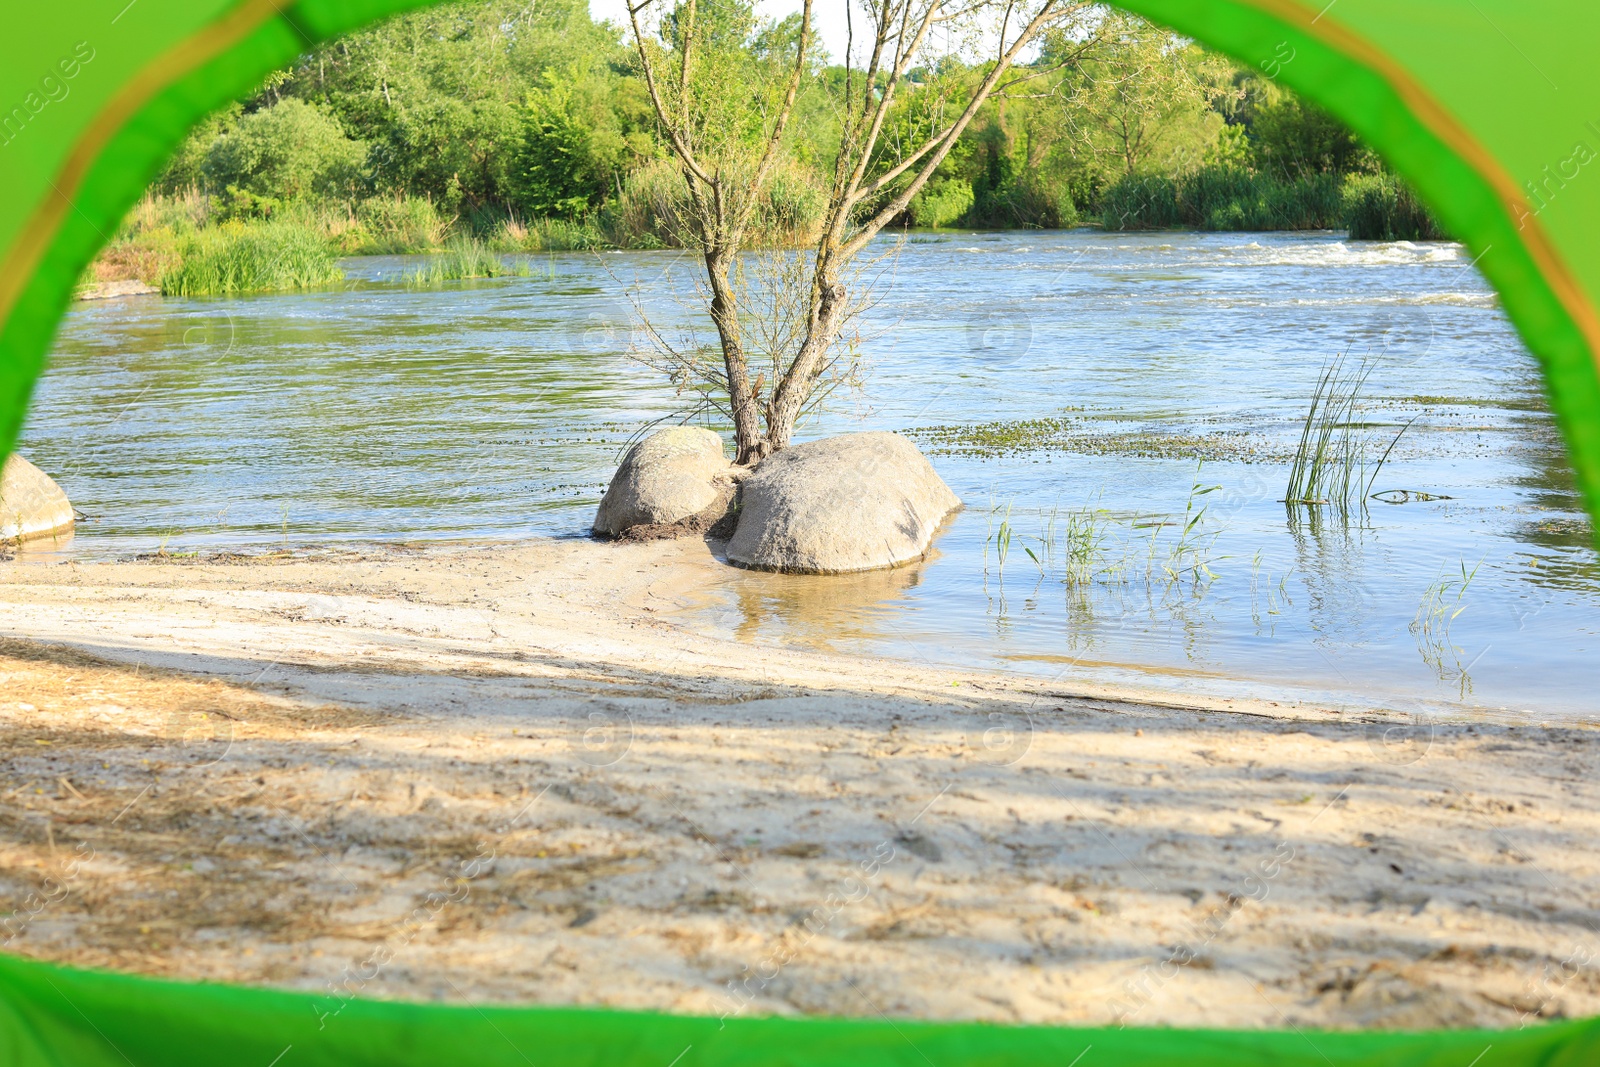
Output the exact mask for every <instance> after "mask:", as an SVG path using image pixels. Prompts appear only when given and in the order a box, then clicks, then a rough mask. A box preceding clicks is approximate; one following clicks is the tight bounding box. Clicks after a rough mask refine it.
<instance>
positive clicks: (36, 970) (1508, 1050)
mask: <svg viewBox="0 0 1600 1067" xmlns="http://www.w3.org/2000/svg"><path fill="white" fill-rule="evenodd" d="M1597 1055H1600V1020H1588V1021H1585V1022H1578V1023H1563V1024H1557V1025H1551V1026H1536V1027H1529V1028H1527V1029H1524V1030H1516V1031H1509V1032H1497V1031H1484V1030H1459V1031H1453V1032H1446V1033H1438V1034H1398V1033H1349V1032H1341V1033H1324V1032H1307V1031H1301V1030H1294V1029H1288V1030H1284V1031H1279V1032H1261V1033H1253V1032H1236V1033H1229V1032H1226V1031H1203V1030H1202V1031H1195V1030H1139V1029H1133V1028H1128V1029H1124V1030H1112V1029H1106V1030H1068V1029H1058V1028H1051V1027H1032V1026H1030V1027H1021V1026H1017V1027H1006V1026H990V1025H983V1024H973V1023H913V1022H906V1021H903V1020H902V1021H896V1022H890V1021H889V1020H886V1019H875V1020H870V1021H855V1020H842V1019H774V1018H737V1019H728V1020H726V1021H723V1020H719V1019H715V1018H703V1017H702V1018H697V1017H693V1016H673V1015H646V1014H638V1013H631V1012H613V1011H599V1010H583V1009H574V1008H520V1009H518V1008H473V1007H441V1006H431V1007H419V1006H416V1005H407V1004H393V1003H384V1002H381V1001H360V1000H350V1001H348V1002H345V1003H343V1004H341V1002H340V1001H339V1000H338V999H336V998H333V997H329V996H323V997H318V996H316V995H314V994H309V993H285V992H274V991H266V990H255V989H238V988H232V987H228V986H220V985H212V986H205V985H182V984H178V983H169V982H160V981H153V980H150V979H141V978H129V977H125V976H122V975H106V974H93V973H88V972H82V971H67V970H63V969H60V968H54V967H46V966H44V965H42V964H37V963H25V962H22V961H19V960H5V959H3V958H0V1063H4V1064H6V1065H7V1067H102V1065H103V1067H129V1065H134V1067H154V1065H157V1064H161V1065H169V1064H170V1065H180V1064H181V1065H184V1067H189V1065H194V1067H199V1065H202V1064H204V1065H207V1067H213V1065H214V1067H401V1065H408V1064H418V1065H423V1064H425V1065H427V1067H451V1065H454V1064H472V1065H474V1067H528V1065H530V1064H532V1065H535V1067H546V1065H550V1067H556V1065H559V1067H584V1065H589V1064H593V1065H596V1067H599V1065H605V1067H633V1065H637V1067H735V1065H738V1067H750V1065H752V1064H770V1065H782V1067H853V1065H856V1064H871V1065H873V1067H930V1065H932V1067H1000V1065H1002V1064H1004V1065H1012V1064H1015V1065H1021V1064H1028V1065H1030V1067H1034V1065H1037V1067H1047V1065H1048V1067H1075V1065H1076V1067H1095V1065H1096V1064H1100V1065H1115V1067H1157V1065H1169V1064H1182V1065H1183V1067H1268V1065H1272V1067H1298V1065H1305V1067H1312V1065H1317V1067H1328V1065H1330V1064H1331V1065H1335V1067H1380V1065H1382V1067H1509V1065H1512V1064H1516V1065H1519V1067H1520V1065H1530V1064H1543V1065H1545V1067H1580V1065H1584V1067H1589V1065H1592V1064H1594V1063H1595V1062H1597Z"/></svg>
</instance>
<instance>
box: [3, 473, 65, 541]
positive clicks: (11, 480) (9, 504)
mask: <svg viewBox="0 0 1600 1067" xmlns="http://www.w3.org/2000/svg"><path fill="white" fill-rule="evenodd" d="M73 518H74V515H73V511H72V501H70V500H68V499H67V494H66V493H64V492H62V491H61V487H60V486H59V485H57V484H56V483H55V481H54V480H53V479H51V477H50V476H49V475H48V474H46V473H45V472H44V471H42V470H40V469H39V468H38V467H35V466H34V465H33V464H32V463H29V462H28V461H27V460H25V459H23V458H22V457H21V456H19V455H17V454H16V453H15V452H13V453H12V454H11V455H10V456H9V457H7V458H6V463H5V467H4V468H0V542H4V541H22V540H25V539H27V538H29V537H44V536H45V535H47V534H54V533H64V532H65V531H67V530H70V529H72V523H73Z"/></svg>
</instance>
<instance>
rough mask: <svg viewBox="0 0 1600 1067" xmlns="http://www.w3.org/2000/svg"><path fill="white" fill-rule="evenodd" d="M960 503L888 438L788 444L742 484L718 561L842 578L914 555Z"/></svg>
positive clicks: (912, 448)
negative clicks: (724, 555) (723, 556)
mask: <svg viewBox="0 0 1600 1067" xmlns="http://www.w3.org/2000/svg"><path fill="white" fill-rule="evenodd" d="M960 506H961V501H960V500H959V499H957V497H956V495H955V494H954V493H952V492H951V491H950V487H949V486H947V485H945V484H944V481H943V480H942V479H941V478H940V477H939V475H938V474H936V473H934V470H933V465H932V464H930V463H929V462H928V460H927V458H926V457H924V456H923V454H922V453H921V452H919V451H917V446H916V445H914V444H912V443H911V442H910V441H909V440H907V439H906V438H904V437H901V436H900V435H899V434H897V433H849V434H843V435H841V436H839V437H829V438H824V439H823V440H821V441H811V442H809V443H807V444H803V445H795V446H794V447H792V448H786V449H784V450H783V451H781V452H777V453H774V454H773V455H771V456H769V457H768V458H767V459H765V460H763V461H762V463H761V465H760V466H759V467H757V468H756V470H755V473H753V474H751V475H750V476H749V477H748V478H746V479H745V480H744V484H743V488H742V492H741V500H740V510H739V525H738V527H737V528H736V529H735V530H734V533H733V537H732V539H730V540H729V541H728V559H729V560H730V561H732V562H734V563H737V564H739V565H741V566H745V567H752V568H755V569H757V570H766V571H788V572H792V573H797V574H848V573H851V572H854V571H869V570H876V569H878V568H881V567H893V566H896V565H898V564H901V563H909V562H911V561H912V560H916V559H921V558H922V557H923V556H924V555H925V554H926V553H927V551H928V545H929V544H930V543H931V542H932V541H933V535H934V532H935V531H936V530H938V528H939V524H940V522H942V521H943V520H944V518H945V516H946V515H949V514H950V513H951V512H952V511H954V510H956V509H957V508H959V507H960Z"/></svg>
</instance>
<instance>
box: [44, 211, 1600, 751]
mask: <svg viewBox="0 0 1600 1067" xmlns="http://www.w3.org/2000/svg"><path fill="white" fill-rule="evenodd" d="M410 264H411V261H408V260H404V259H395V258H389V259H362V260H353V261H350V262H349V264H348V265H347V266H348V269H349V271H350V274H351V279H352V281H351V284H350V285H349V286H348V287H347V288H346V289H344V290H342V291H334V292H321V293H311V294H294V295H279V296H260V297H252V298H247V299H233V300H198V299H188V300H179V299H164V298H151V297H147V298H137V299H129V300H119V301H110V302H105V303H96V304H83V305H79V306H77V307H76V308H75V309H74V310H73V311H72V313H71V314H70V315H69V317H68V319H67V321H66V323H65V325H64V327H63V329H62V332H61V335H60V338H59V340H58V342H57V345H56V351H55V355H54V359H53V364H52V366H51V369H50V371H49V372H48V374H47V376H46V377H45V379H44V381H43V383H42V385H41V387H40V389H39V391H38V394H37V397H36V400H35V404H34V407H33V412H32V415H31V417H30V421H29V422H28V425H27V427H26V429H25V432H24V438H23V444H22V448H23V450H24V452H25V453H27V454H28V455H30V456H31V458H33V459H34V461H35V462H37V463H39V464H40V465H41V466H43V467H44V468H45V469H46V470H48V471H50V472H51V473H52V474H54V475H56V476H57V478H58V479H59V480H60V481H61V483H62V484H63V485H64V486H65V488H66V489H67V491H68V492H69V493H70V494H71V496H72V498H73V501H74V503H75V504H77V505H78V507H79V508H80V509H81V510H82V511H84V512H85V513H87V514H88V515H89V516H90V517H91V521H89V522H86V523H84V524H82V525H81V526H80V528H79V532H78V534H77V536H76V538H75V539H74V540H73V542H72V543H71V545H70V546H69V547H67V548H65V549H64V550H63V553H65V554H70V555H74V556H77V557H79V558H105V557H111V556H119V555H126V554H133V553H138V552H147V551H151V550H154V549H156V548H157V547H158V546H162V545H164V546H165V548H166V550H167V551H169V552H181V551H193V550H201V551H209V550H217V549H222V548H231V549H243V550H264V549H270V548H274V547H281V546H282V545H284V544H285V543H287V544H288V545H290V546H291V547H306V546H309V545H314V544H319V543H321V544H325V543H338V542H352V541H395V540H419V539H457V538H516V537H527V536H532V535H562V536H567V535H570V536H580V535H582V533H583V532H584V531H585V529H586V527H587V524H588V521H589V519H590V518H591V517H592V515H593V510H594V506H595V504H596V503H597V501H598V500H599V497H600V494H601V492H602V491H603V490H604V487H605V483H606V481H607V479H608V478H609V477H610V474H611V472H612V470H613V469H614V467H615V464H616V462H617V460H618V458H619V453H620V450H621V449H622V448H623V447H624V446H625V444H626V442H627V441H628V439H629V437H630V435H632V434H634V433H635V432H636V431H638V430H639V429H640V428H642V427H643V426H645V425H646V424H648V423H650V422H652V421H653V420H660V419H671V418H674V417H681V415H682V412H683V410H684V401H683V399H682V398H680V397H678V396H676V395H675V394H674V392H673V390H672V389H671V388H670V387H668V386H666V385H665V384H664V383H663V381H662V379H660V378H659V377H658V376H657V375H656V374H655V372H653V371H650V370H648V369H646V368H644V367H642V366H641V365H639V364H638V363H636V362H634V361H632V360H631V359H630V358H629V357H628V355H627V349H628V347H629V344H630V343H631V340H632V338H633V336H634V332H635V331H634V328H633V327H632V326H631V325H630V323H631V321H632V315H631V309H630V305H629V302H628V300H627V299H626V298H625V296H624V292H625V290H626V288H627V287H628V286H635V287H637V288H638V289H639V290H640V291H641V292H642V293H643V294H644V295H643V299H644V301H645V302H646V303H647V304H648V305H649V306H650V307H651V308H652V311H651V314H652V315H653V316H655V317H658V318H660V319H662V320H667V321H670V320H672V319H673V318H674V317H676V316H680V315H681V314H683V312H682V310H681V308H680V305H679V304H678V302H677V301H676V300H674V299H673V297H672V294H673V292H674V291H682V289H683V288H684V287H686V286H688V285H690V284H691V283H692V280H693V268H694V262H693V260H692V259H689V258H685V257H682V256H679V255H677V254H674V253H671V252H653V253H615V254H604V255H590V254H569V255H559V256H555V257H552V258H551V259H550V260H549V263H548V266H549V267H550V268H551V272H552V276H550V277H534V278H507V279H496V280H492V281H481V282H465V283H456V284H453V285H450V286H448V287H446V288H444V289H441V290H433V291H422V292H416V291H410V290H408V289H406V288H405V287H404V286H402V285H400V284H398V279H399V277H400V275H401V274H402V272H403V271H404V270H405V269H407V267H408V266H409V265H410ZM535 265H536V266H537V267H539V268H540V269H541V270H542V269H543V268H544V267H545V266H546V262H545V260H544V258H543V257H539V258H538V259H536V260H535ZM889 266H890V268H891V269H889V270H888V271H887V272H886V273H885V275H884V283H883V289H882V299H881V300H880V302H879V304H878V306H877V307H876V308H875V309H874V310H873V311H872V312H871V313H870V315H869V316H868V321H867V323H866V327H865V334H866V336H865V341H864V350H865V352H866V354H867V356H868V359H869V365H868V374H867V377H866V379H865V384H864V388H863V389H861V390H860V391H859V392H858V393H855V394H849V395H841V396H840V397H839V398H838V401H837V403H835V404H834V406H833V408H832V410H829V411H826V412H823V413H822V414H820V415H818V416H817V417H816V418H815V419H814V420H813V421H812V422H811V423H810V424H809V425H807V426H806V427H805V428H804V431H803V433H802V435H801V436H802V437H807V436H817V435H822V434H827V433H834V432H840V431H845V430H852V429H894V430H901V431H905V432H908V433H911V434H913V436H915V437H917V438H918V440H919V442H920V443H921V444H922V445H923V447H924V449H925V451H927V452H928V453H929V455H930V457H931V458H932V460H933V463H934V465H935V466H936V467H937V468H938V469H939V471H940V473H941V474H942V475H943V476H944V478H945V479H946V480H947V481H948V482H949V483H950V485H951V486H952V488H954V489H955V490H956V492H957V493H958V494H959V495H960V496H961V497H962V499H963V500H964V501H965V502H966V505H967V506H966V509H965V510H964V511H963V512H961V513H960V514H959V515H958V516H957V517H956V518H955V519H954V520H953V521H952V522H951V523H950V524H949V525H948V527H947V528H946V530H945V531H944V533H943V534H942V535H941V537H940V538H939V540H938V542H937V553H936V555H935V557H934V558H932V559H930V560H929V561H927V562H925V563H923V564H921V565H918V566H915V567H910V568H905V569H902V570H898V571H894V572H890V573H886V574H876V575H869V576H861V577H843V578H827V579H819V578H803V577H787V576H779V575H767V574H754V573H749V572H743V571H739V570H736V569H733V568H723V569H720V570H718V571H717V572H715V573H717V574H718V575H719V576H718V577H717V578H715V579H714V580H713V582H712V584H711V585H710V586H708V588H707V589H706V590H705V591H704V594H703V596H702V597H700V598H699V599H698V600H697V601H696V602H695V603H694V604H691V605H687V606H685V607H684V608H683V617H684V619H685V620H686V621H688V622H689V623H691V624H693V625H697V626H700V627H702V628H709V629H714V630H718V631H724V632H732V633H736V634H738V635H740V636H742V637H744V638H747V639H749V640H751V641H754V642H789V643H798V644H809V645H823V646H828V647H833V648H838V649H855V650H864V651H870V652H878V653H887V654H890V655H896V656H905V657H916V658H921V659H926V660H928V661H932V662H943V663H961V664H969V665H982V666H988V667H1000V668H1005V669H1010V670H1018V671H1026V672H1030V673H1035V674H1044V675H1046V676H1051V677H1054V676H1061V677H1063V678H1067V679H1071V678H1096V679H1101V680H1111V681H1127V682H1136V683H1138V684H1142V685H1155V686H1158V687H1162V688H1166V689H1170V690H1193V691H1203V692H1214V693H1221V692H1227V693H1238V692H1250V691H1262V690H1264V689H1266V688H1269V687H1289V688H1290V689H1292V690H1293V691H1295V693H1296V695H1298V696H1302V697H1308V698H1311V699H1317V700H1324V701H1332V702H1335V703H1346V704H1349V705H1351V706H1361V705H1373V704H1376V705H1380V706H1383V707H1387V708H1391V709H1399V710H1412V711H1415V712H1417V713H1419V714H1434V713H1439V712H1441V711H1444V712H1452V711H1453V712H1457V713H1461V712H1465V713H1469V714H1470V713H1473V712H1478V711H1483V712H1490V711H1492V712H1496V713H1499V714H1504V713H1506V712H1510V713H1513V714H1526V715H1528V716H1530V717H1531V718H1532V719H1534V720H1540V719H1563V720H1569V721H1570V720H1572V719H1574V718H1582V719H1590V718H1596V717H1600V716H1596V715H1595V711H1596V708H1597V700H1596V698H1595V695H1594V687H1595V683H1596V681H1597V680H1600V671H1597V670H1596V669H1595V652H1596V648H1597V638H1596V623H1597V621H1600V612H1597V607H1600V568H1597V567H1596V563H1595V557H1594V553H1593V551H1592V550H1591V549H1590V547H1589V524H1588V521H1587V519H1586V518H1585V517H1584V515H1583V514H1582V512H1581V510H1580V507H1579V504H1578V500H1577V497H1576V495H1575V492H1574V490H1573V486H1572V483H1571V478H1570V475H1569V472H1568V470H1567V468H1566V465H1565V460H1564V458H1563V455H1562V452H1561V447H1560V443H1559V440H1558V438H1557V436H1556V433H1555V428H1554V425H1553V422H1552V420H1551V418H1550V416H1549V414H1548V412H1547V410H1546V407H1545V404H1544V401H1543V398H1542V393H1541V386H1540V382H1539V377H1538V373H1537V371H1536V368H1535V366H1534V363H1533V360H1532V358H1531V357H1530V356H1529V355H1528V354H1527V352H1526V350H1525V349H1524V347H1523V345H1522V343H1521V342H1520V340H1519V339H1518V337H1517V336H1516V334H1515V332H1514V331H1513V330H1512V329H1511V327H1510V325H1509V324H1508V322H1507V321H1506V318H1505V316H1504V314H1503V313H1502V312H1501V311H1500V308H1499V305H1498V301H1497V300H1496V298H1495V296H1494V294H1493V293H1492V292H1491V291H1490V290H1489V289H1488V287H1487V286H1486V285H1485V284H1484V282H1483V281H1482V279H1481V278H1480V277H1479V276H1478V274H1477V273H1476V271H1475V270H1474V269H1473V267H1472V266H1471V264H1470V262H1469V261H1468V257H1466V256H1465V255H1464V254H1463V251H1462V249H1461V248H1459V247H1458V246H1456V245H1453V244H1445V243H1439V244H1409V243H1399V244H1366V243H1353V242H1348V241H1345V240H1344V239H1343V238H1342V236H1341V235H1338V234H1310V235H1307V234H1293V235H1290V234H1173V233H1162V234H1141V235H1132V234H1107V233H1100V232H1094V231H1070V232H1055V233H1038V232H1036V233H1006V234H955V233H950V234H937V235H914V236H912V237H911V238H910V239H909V241H908V242H907V243H906V244H905V245H904V247H903V249H902V250H901V252H900V253H899V255H898V257H897V258H896V259H895V260H894V261H893V263H892V264H890V265H889ZM1341 352H1347V353H1349V354H1350V358H1351V359H1352V360H1354V359H1361V358H1365V359H1367V360H1369V361H1370V363H1371V367H1372V374H1371V377H1370V378H1369V379H1368V382H1367V387H1366V390H1365V394H1366V395H1365V399H1364V400H1363V401H1362V402H1361V404H1360V406H1359V407H1358V409H1357V411H1358V419H1359V421H1360V422H1361V423H1362V424H1363V426H1364V427H1366V428H1365V429H1364V430H1362V431H1361V432H1363V433H1365V434H1368V435H1370V437H1371V438H1372V440H1373V441H1374V442H1376V444H1375V445H1374V447H1375V448H1376V449H1378V450H1381V448H1382V447H1386V446H1387V444H1388V441H1389V440H1390V438H1392V436H1393V435H1394V433H1395V432H1396V431H1397V430H1398V429H1399V427H1400V426H1402V425H1403V424H1405V423H1406V422H1407V421H1408V420H1413V419H1414V420H1415V421H1414V422H1412V423H1411V426H1410V429H1409V430H1408V431H1407V432H1406V433H1405V434H1404V435H1403V436H1402V437H1401V438H1400V441H1399V443H1398V445H1397V446H1396V447H1395V448H1394V451H1393V453H1392V455H1391V456H1390V458H1389V462H1388V464H1387V466H1385V467H1384V468H1383V470H1382V471H1381V473H1380V474H1379V476H1378V478H1377V480H1376V482H1375V483H1374V485H1373V489H1374V491H1375V492H1379V491H1384V490H1407V491H1409V495H1408V496H1404V495H1402V494H1399V493H1390V494H1388V496H1387V499H1389V500H1394V499H1403V500H1405V502H1403V503H1386V502H1383V501H1380V500H1373V501H1370V502H1369V506H1368V508H1367V510H1366V512H1365V514H1362V513H1361V511H1360V509H1356V511H1354V512H1353V513H1351V514H1350V515H1348V516H1340V515H1339V514H1337V513H1336V512H1334V511H1333V510H1332V509H1329V508H1299V509H1286V507H1285V505H1283V504H1282V503H1280V501H1281V499H1282V498H1283V496H1284V489H1285V485H1286V480H1287V477H1288V466H1289V456H1290V454H1291V453H1292V451H1293V448H1294V444H1295V441H1296V439H1297V438H1298V436H1299V429H1300V420H1301V418H1302V416H1303V413H1304V411H1305V409H1306V405H1307V403H1308V401H1309V398H1310V396H1311V394H1312V391H1313V388H1314V386H1315V383H1316V380H1317V378H1318V375H1319V372H1320V371H1321V369H1322V367H1323V366H1324V363H1325V361H1327V360H1328V359H1329V358H1330V357H1333V356H1334V355H1336V354H1338V353H1341ZM1197 485H1198V486H1199V487H1200V488H1202V489H1203V488H1205V487H1208V486H1218V487H1220V488H1218V489H1216V490H1214V491H1212V492H1209V493H1204V494H1200V495H1196V496H1194V497H1192V505H1191V492H1192V490H1193V488H1194V487H1195V486H1197ZM1202 506H1204V507H1205V509H1206V510H1205V513H1204V515H1203V517H1202V518H1201V519H1200V520H1199V522H1198V523H1195V524H1194V525H1193V527H1192V529H1191V530H1190V531H1189V533H1188V534H1187V535H1185V533H1184V528H1185V526H1187V525H1188V520H1187V519H1186V518H1185V514H1186V507H1189V508H1191V510H1189V511H1188V512H1187V514H1188V516H1189V517H1190V518H1192V517H1193V516H1194V515H1195V514H1196V513H1198V509H1199V508H1200V507H1202ZM1002 524H1004V525H1003V526H1002ZM1007 534H1009V541H1008V539H1007V536H1006V535H1007ZM1074 534H1076V541H1075V542H1074ZM1072 543H1076V544H1077V545H1078V546H1079V551H1078V555H1077V560H1078V563H1077V564H1076V565H1072V564H1070V563H1069V562H1068V558H1069V555H1070V553H1069V550H1068V549H1069V545H1070V544H1072ZM1002 547H1004V549H1005V560H1004V563H1003V565H1002V563H1001V561H1000V554H1001V550H1002ZM59 555H60V553H58V554H57V558H59ZM1202 563H1203V564H1204V566H1203V567H1201V566H1199V565H1200V564H1202ZM1174 575H1176V576H1174ZM1463 587H1464V588H1463Z"/></svg>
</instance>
